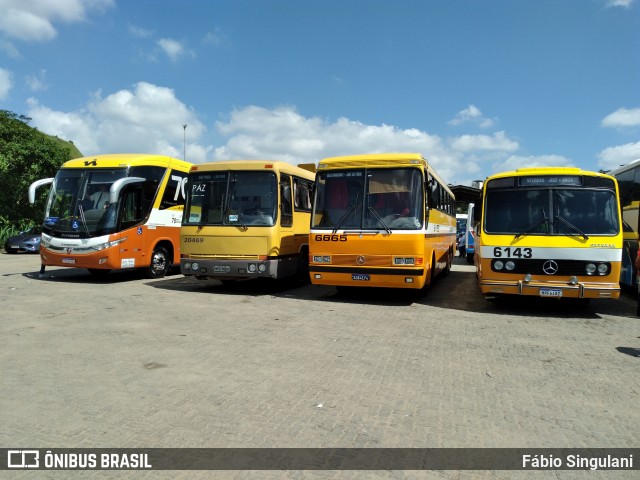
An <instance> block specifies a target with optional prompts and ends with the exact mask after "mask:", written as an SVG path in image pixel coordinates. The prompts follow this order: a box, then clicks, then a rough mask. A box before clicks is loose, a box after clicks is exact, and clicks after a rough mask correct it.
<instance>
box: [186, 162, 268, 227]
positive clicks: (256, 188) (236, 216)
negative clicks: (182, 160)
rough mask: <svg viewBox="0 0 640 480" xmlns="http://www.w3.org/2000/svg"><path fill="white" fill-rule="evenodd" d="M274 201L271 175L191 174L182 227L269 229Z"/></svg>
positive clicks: (238, 172) (257, 173)
mask: <svg viewBox="0 0 640 480" xmlns="http://www.w3.org/2000/svg"><path fill="white" fill-rule="evenodd" d="M277 200H278V185H277V181H276V175H275V174H274V173H273V172H267V171H264V172H263V171H259V172H256V171H230V172H229V171H227V172H201V173H192V174H191V176H190V187H189V195H188V199H187V205H186V207H185V208H186V212H185V215H184V216H183V224H184V225H232V226H243V227H246V226H247V225H251V226H273V225H275V221H276V218H277V205H278V202H277Z"/></svg>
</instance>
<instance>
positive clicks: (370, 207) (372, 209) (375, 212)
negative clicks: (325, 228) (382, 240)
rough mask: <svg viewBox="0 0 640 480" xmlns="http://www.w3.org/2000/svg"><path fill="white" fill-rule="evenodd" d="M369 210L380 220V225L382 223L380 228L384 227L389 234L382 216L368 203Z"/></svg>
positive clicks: (389, 232)
mask: <svg viewBox="0 0 640 480" xmlns="http://www.w3.org/2000/svg"><path fill="white" fill-rule="evenodd" d="M369 211H370V212H371V213H373V216H374V217H376V219H377V220H378V221H379V222H380V225H382V228H384V229H385V230H386V231H387V233H388V234H389V235H391V229H390V228H389V227H388V226H387V224H386V223H384V220H382V217H381V216H380V214H379V213H378V212H377V210H376V209H375V208H373V207H372V206H371V205H369ZM334 233H335V232H334Z"/></svg>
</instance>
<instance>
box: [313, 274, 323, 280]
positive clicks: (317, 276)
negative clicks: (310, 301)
mask: <svg viewBox="0 0 640 480" xmlns="http://www.w3.org/2000/svg"><path fill="white" fill-rule="evenodd" d="M313 278H315V279H316V280H320V279H321V278H322V275H320V274H319V273H315V274H314V275H313Z"/></svg>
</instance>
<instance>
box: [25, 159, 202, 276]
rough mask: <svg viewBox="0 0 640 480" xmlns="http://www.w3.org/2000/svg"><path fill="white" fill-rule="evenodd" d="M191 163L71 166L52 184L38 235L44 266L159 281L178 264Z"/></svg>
mask: <svg viewBox="0 0 640 480" xmlns="http://www.w3.org/2000/svg"><path fill="white" fill-rule="evenodd" d="M190 167H191V164H190V163H187V162H184V161H182V160H178V159H175V158H170V157H166V156H161V155H145V154H115V155H96V156H92V157H85V158H78V159H75V160H70V161H68V162H66V163H64V164H63V165H62V167H60V170H58V172H57V174H56V176H55V178H45V179H42V180H38V181H36V182H34V183H32V184H31V186H30V187H29V201H30V202H31V203H34V202H35V194H36V189H37V188H38V187H40V186H42V185H47V184H51V190H50V193H49V199H48V201H47V206H46V210H45V218H44V224H43V227H42V241H41V244H40V257H41V260H42V268H43V270H42V271H44V268H45V266H48V265H51V266H58V267H75V268H87V269H88V270H89V271H90V272H91V273H92V274H94V275H102V274H106V273H108V272H109V271H110V270H112V269H129V268H142V269H144V270H145V272H146V274H147V276H149V277H150V278H160V277H163V276H164V275H165V274H166V273H167V272H168V271H169V269H170V268H171V266H172V265H173V264H177V262H178V261H179V259H180V242H179V239H180V223H181V221H182V211H183V208H184V199H185V183H186V181H187V175H188V172H189V168H190Z"/></svg>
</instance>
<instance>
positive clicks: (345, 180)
mask: <svg viewBox="0 0 640 480" xmlns="http://www.w3.org/2000/svg"><path fill="white" fill-rule="evenodd" d="M455 240H456V217H455V198H454V195H453V194H452V193H451V190H450V189H449V188H448V187H447V185H446V183H445V182H444V181H443V180H442V179H441V178H440V177H439V176H438V175H437V174H436V172H435V171H434V170H433V168H432V167H431V165H430V164H429V163H428V162H427V161H426V160H425V159H424V158H423V157H422V155H420V154H418V153H388V154H369V155H357V156H346V157H335V158H327V159H324V160H322V161H320V163H319V164H318V172H317V174H316V194H315V201H314V209H313V215H312V222H311V233H310V239H309V246H310V255H309V256H310V259H309V261H310V264H309V271H310V275H311V282H312V283H314V284H316V285H334V286H337V287H348V286H363V287H397V288H410V289H421V288H423V287H425V286H429V285H430V284H431V283H432V282H433V279H434V277H435V275H437V274H439V273H441V272H445V273H446V272H448V271H449V270H450V269H451V263H452V261H453V257H454V255H455V248H456V247H455Z"/></svg>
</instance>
